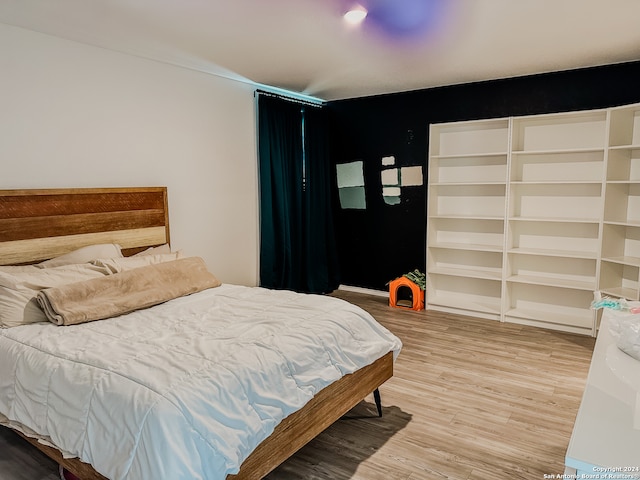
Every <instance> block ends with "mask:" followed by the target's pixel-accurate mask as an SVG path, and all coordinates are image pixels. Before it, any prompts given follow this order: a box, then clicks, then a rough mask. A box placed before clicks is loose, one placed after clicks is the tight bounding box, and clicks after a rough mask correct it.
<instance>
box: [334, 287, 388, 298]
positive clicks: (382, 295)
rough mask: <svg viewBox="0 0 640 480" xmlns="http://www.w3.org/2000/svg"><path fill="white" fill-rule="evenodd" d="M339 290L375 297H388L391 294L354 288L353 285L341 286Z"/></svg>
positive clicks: (370, 289)
mask: <svg viewBox="0 0 640 480" xmlns="http://www.w3.org/2000/svg"><path fill="white" fill-rule="evenodd" d="M338 290H344V291H347V292H355V293H365V294H367V295H375V296H377V297H388V296H389V292H385V291H383V290H374V289H372V288H363V287H353V286H351V285H340V286H339V287H338Z"/></svg>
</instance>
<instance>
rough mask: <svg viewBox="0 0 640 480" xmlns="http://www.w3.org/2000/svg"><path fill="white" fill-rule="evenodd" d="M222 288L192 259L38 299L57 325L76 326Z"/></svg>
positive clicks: (71, 287)
mask: <svg viewBox="0 0 640 480" xmlns="http://www.w3.org/2000/svg"><path fill="white" fill-rule="evenodd" d="M220 284H221V283H220V281H219V280H218V279H217V278H216V277H215V276H214V275H213V274H211V273H210V272H209V271H208V270H207V267H206V265H205V263H204V260H202V259H201V258H199V257H188V258H183V259H179V260H175V261H171V262H165V263H159V264H155V265H149V266H146V267H140V268H135V269H133V270H127V271H123V272H120V273H116V274H113V275H109V276H105V277H100V278H95V279H91V280H87V281H83V282H77V283H72V284H69V285H64V286H62V287H57V288H47V289H44V290H41V291H40V292H39V293H38V297H37V298H38V303H39V304H40V306H41V307H42V309H43V310H44V312H45V315H46V316H47V318H48V319H49V320H51V321H52V322H53V323H56V324H58V325H75V324H78V323H84V322H90V321H93V320H102V319H105V318H109V317H114V316H116V315H122V314H124V313H129V312H132V311H134V310H140V309H142V308H147V307H151V306H153V305H157V304H159V303H163V302H166V301H168V300H171V299H173V298H178V297H181V296H184V295H189V294H191V293H196V292H199V291H201V290H205V289H207V288H213V287H217V286H219V285H220Z"/></svg>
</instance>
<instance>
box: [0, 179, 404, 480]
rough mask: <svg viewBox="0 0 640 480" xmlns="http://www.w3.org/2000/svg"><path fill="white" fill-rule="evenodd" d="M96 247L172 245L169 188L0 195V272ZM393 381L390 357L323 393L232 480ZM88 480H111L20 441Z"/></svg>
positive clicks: (252, 473) (127, 250)
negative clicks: (8, 268) (6, 268)
mask: <svg viewBox="0 0 640 480" xmlns="http://www.w3.org/2000/svg"><path fill="white" fill-rule="evenodd" d="M97 243H117V244H119V245H120V246H121V247H122V251H123V253H124V254H125V255H132V254H134V253H137V252H139V251H141V250H144V249H146V248H148V247H150V246H157V245H162V244H164V243H170V240H169V213H168V201H167V189H166V187H131V188H75V189H47V190H0V265H19V264H30V263H36V262H39V261H42V260H46V259H49V258H52V257H56V256H59V255H63V254H65V253H68V252H71V251H73V250H76V249H78V248H80V247H83V246H87V245H93V244H97ZM392 375H393V354H392V353H391V352H390V353H388V354H386V355H384V356H383V357H381V358H379V359H378V360H376V361H375V362H373V363H372V364H370V365H368V366H366V367H364V368H362V369H360V370H358V371H356V372H354V373H353V374H351V375H347V376H345V377H343V378H342V379H340V380H338V381H337V382H335V383H333V384H331V385H329V386H328V387H326V388H325V389H323V390H322V391H320V392H319V393H318V394H317V395H316V396H315V397H314V398H313V399H312V400H311V401H310V402H309V403H307V405H305V406H304V407H303V408H302V409H300V410H299V411H297V412H295V413H293V414H292V415H290V416H289V417H287V418H285V419H284V420H283V421H282V422H281V423H280V424H279V425H278V426H277V427H276V428H275V430H274V432H273V433H272V434H271V436H269V437H268V438H267V439H265V440H264V441H263V442H262V443H261V444H260V445H258V447H257V448H256V449H255V450H254V452H253V453H252V454H251V455H250V456H249V457H248V458H247V459H246V460H245V461H244V463H243V464H242V466H241V468H240V472H239V473H238V474H237V475H228V476H227V479H228V480H254V479H255V480H257V479H260V478H263V477H264V476H265V475H267V474H268V473H269V472H270V471H272V470H273V469H274V468H276V467H277V466H278V465H280V464H281V463H282V462H284V461H285V460H286V459H287V458H289V457H290V456H291V455H293V454H294V453H295V452H296V451H298V450H299V449H300V448H301V447H303V446H304V445H305V444H306V443H308V442H309V441H310V440H312V439H313V438H314V437H316V436H317V435H318V434H319V433H321V432H322V431H323V430H325V429H326V428H327V427H328V426H330V425H331V424H332V423H333V422H335V421H336V420H337V419H339V418H340V417H341V416H342V415H344V414H345V413H347V412H348V411H349V410H350V409H351V408H353V407H354V406H355V405H357V404H358V403H359V402H360V401H361V400H363V399H364V398H365V397H366V396H367V395H369V394H370V393H371V392H373V391H374V390H375V389H377V388H378V387H379V386H380V385H382V384H383V383H384V382H385V381H386V380H388V379H389V378H391V376H392ZM19 435H21V436H22V437H23V438H25V439H26V440H27V441H28V442H29V443H31V444H32V445H34V446H35V447H37V448H38V449H39V450H40V451H42V452H43V453H45V454H46V455H47V456H49V457H50V458H52V459H53V460H54V461H56V462H57V463H59V464H60V465H62V466H63V467H64V468H66V469H67V470H68V471H70V472H71V473H73V474H74V475H76V476H77V477H78V478H80V479H82V480H105V477H104V476H103V475H101V474H99V473H98V472H96V471H95V470H94V469H93V468H92V467H91V465H88V464H86V463H84V462H82V461H80V460H79V459H77V458H71V459H65V458H63V456H62V454H61V453H60V451H58V450H57V449H55V448H52V447H49V446H46V445H43V444H41V443H39V442H38V441H37V440H36V439H34V438H29V437H27V436H25V435H22V434H20V433H19Z"/></svg>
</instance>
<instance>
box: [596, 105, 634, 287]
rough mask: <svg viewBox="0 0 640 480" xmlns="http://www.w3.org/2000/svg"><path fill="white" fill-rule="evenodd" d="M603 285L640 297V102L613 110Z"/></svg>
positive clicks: (603, 253) (605, 210) (609, 144)
mask: <svg viewBox="0 0 640 480" xmlns="http://www.w3.org/2000/svg"><path fill="white" fill-rule="evenodd" d="M610 124H611V126H610V133H609V143H608V146H609V160H608V164H607V177H606V183H605V189H606V193H605V201H604V222H603V223H604V225H603V231H602V265H601V269H600V289H601V290H602V292H603V293H605V294H608V295H613V296H617V297H623V298H626V299H628V300H640V105H633V106H628V107H620V108H615V109H612V110H611V120H610Z"/></svg>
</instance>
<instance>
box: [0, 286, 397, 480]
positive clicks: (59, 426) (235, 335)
mask: <svg viewBox="0 0 640 480" xmlns="http://www.w3.org/2000/svg"><path fill="white" fill-rule="evenodd" d="M401 347H402V345H401V342H400V340H399V339H398V338H397V337H396V336H394V335H393V334H392V333H391V332H389V331H388V330H387V329H386V328H384V327H383V326H382V325H380V324H379V323H377V322H376V321H375V320H374V319H373V317H372V316H371V315H369V314H368V313H367V312H365V311H364V310H362V309H361V308H359V307H357V306H355V305H352V304H349V303H347V302H345V301H343V300H340V299H337V298H333V297H326V296H318V295H305V294H298V293H293V292H289V291H275V290H268V289H263V288H257V287H243V286H238V285H227V284H224V285H221V286H219V287H217V288H212V289H208V290H204V291H202V292H199V293H195V294H192V295H189V296H185V297H181V298H177V299H174V300H171V301H168V302H166V303H163V304H161V305H157V306H154V307H151V308H148V309H144V310H139V311H136V312H133V313H129V314H126V315H122V316H119V317H114V318H110V319H107V320H100V321H95V322H90V323H84V324H80V325H71V326H57V325H54V324H52V323H37V324H31V325H24V326H19V327H14V328H10V329H3V330H0V414H2V415H4V417H6V419H7V420H6V422H5V423H8V424H11V425H12V426H21V427H23V429H24V430H25V431H28V432H32V433H36V434H38V435H39V436H43V437H45V438H46V439H49V440H50V442H51V443H52V444H53V445H55V446H57V447H58V448H59V449H60V450H62V451H63V452H64V454H65V455H66V456H73V457H79V458H80V459H81V460H83V461H85V462H87V463H90V464H91V465H93V467H94V468H95V469H96V470H97V471H98V472H100V473H101V474H103V475H104V476H106V477H108V478H110V479H113V480H120V479H122V480H148V479H150V478H158V479H169V478H170V479H172V480H179V479H185V480H194V479H209V480H220V479H224V478H225V477H226V475H227V474H232V473H237V472H238V470H239V468H240V465H241V464H242V462H243V461H244V459H245V458H246V457H247V456H248V455H249V454H250V453H251V452H252V451H253V450H254V448H255V447H256V446H257V445H258V444H259V443H260V442H261V441H263V440H264V439H265V438H267V437H268V436H269V435H270V434H271V432H272V431H273V429H274V428H275V426H276V425H277V424H278V423H279V422H280V421H281V420H282V419H284V418H285V417H286V416H288V415H289V414H291V413H293V412H295V411H296V410H298V409H300V408H301V407H303V406H304V405H305V404H306V403H307V402H308V401H309V400H310V399H311V398H313V396H314V395H315V394H316V393H317V392H318V391H320V390H321V389H322V388H324V387H326V386H327V385H329V384H331V383H333V382H334V381H336V380H338V379H340V378H341V377H343V376H344V375H346V374H349V373H352V372H354V371H356V370H357V369H359V368H361V367H363V366H366V365H368V364H370V363H372V362H373V361H374V360H376V359H378V358H379V357H381V356H383V355H384V354H386V353H388V352H390V351H392V352H394V357H395V356H397V355H398V353H399V352H400V349H401Z"/></svg>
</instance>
